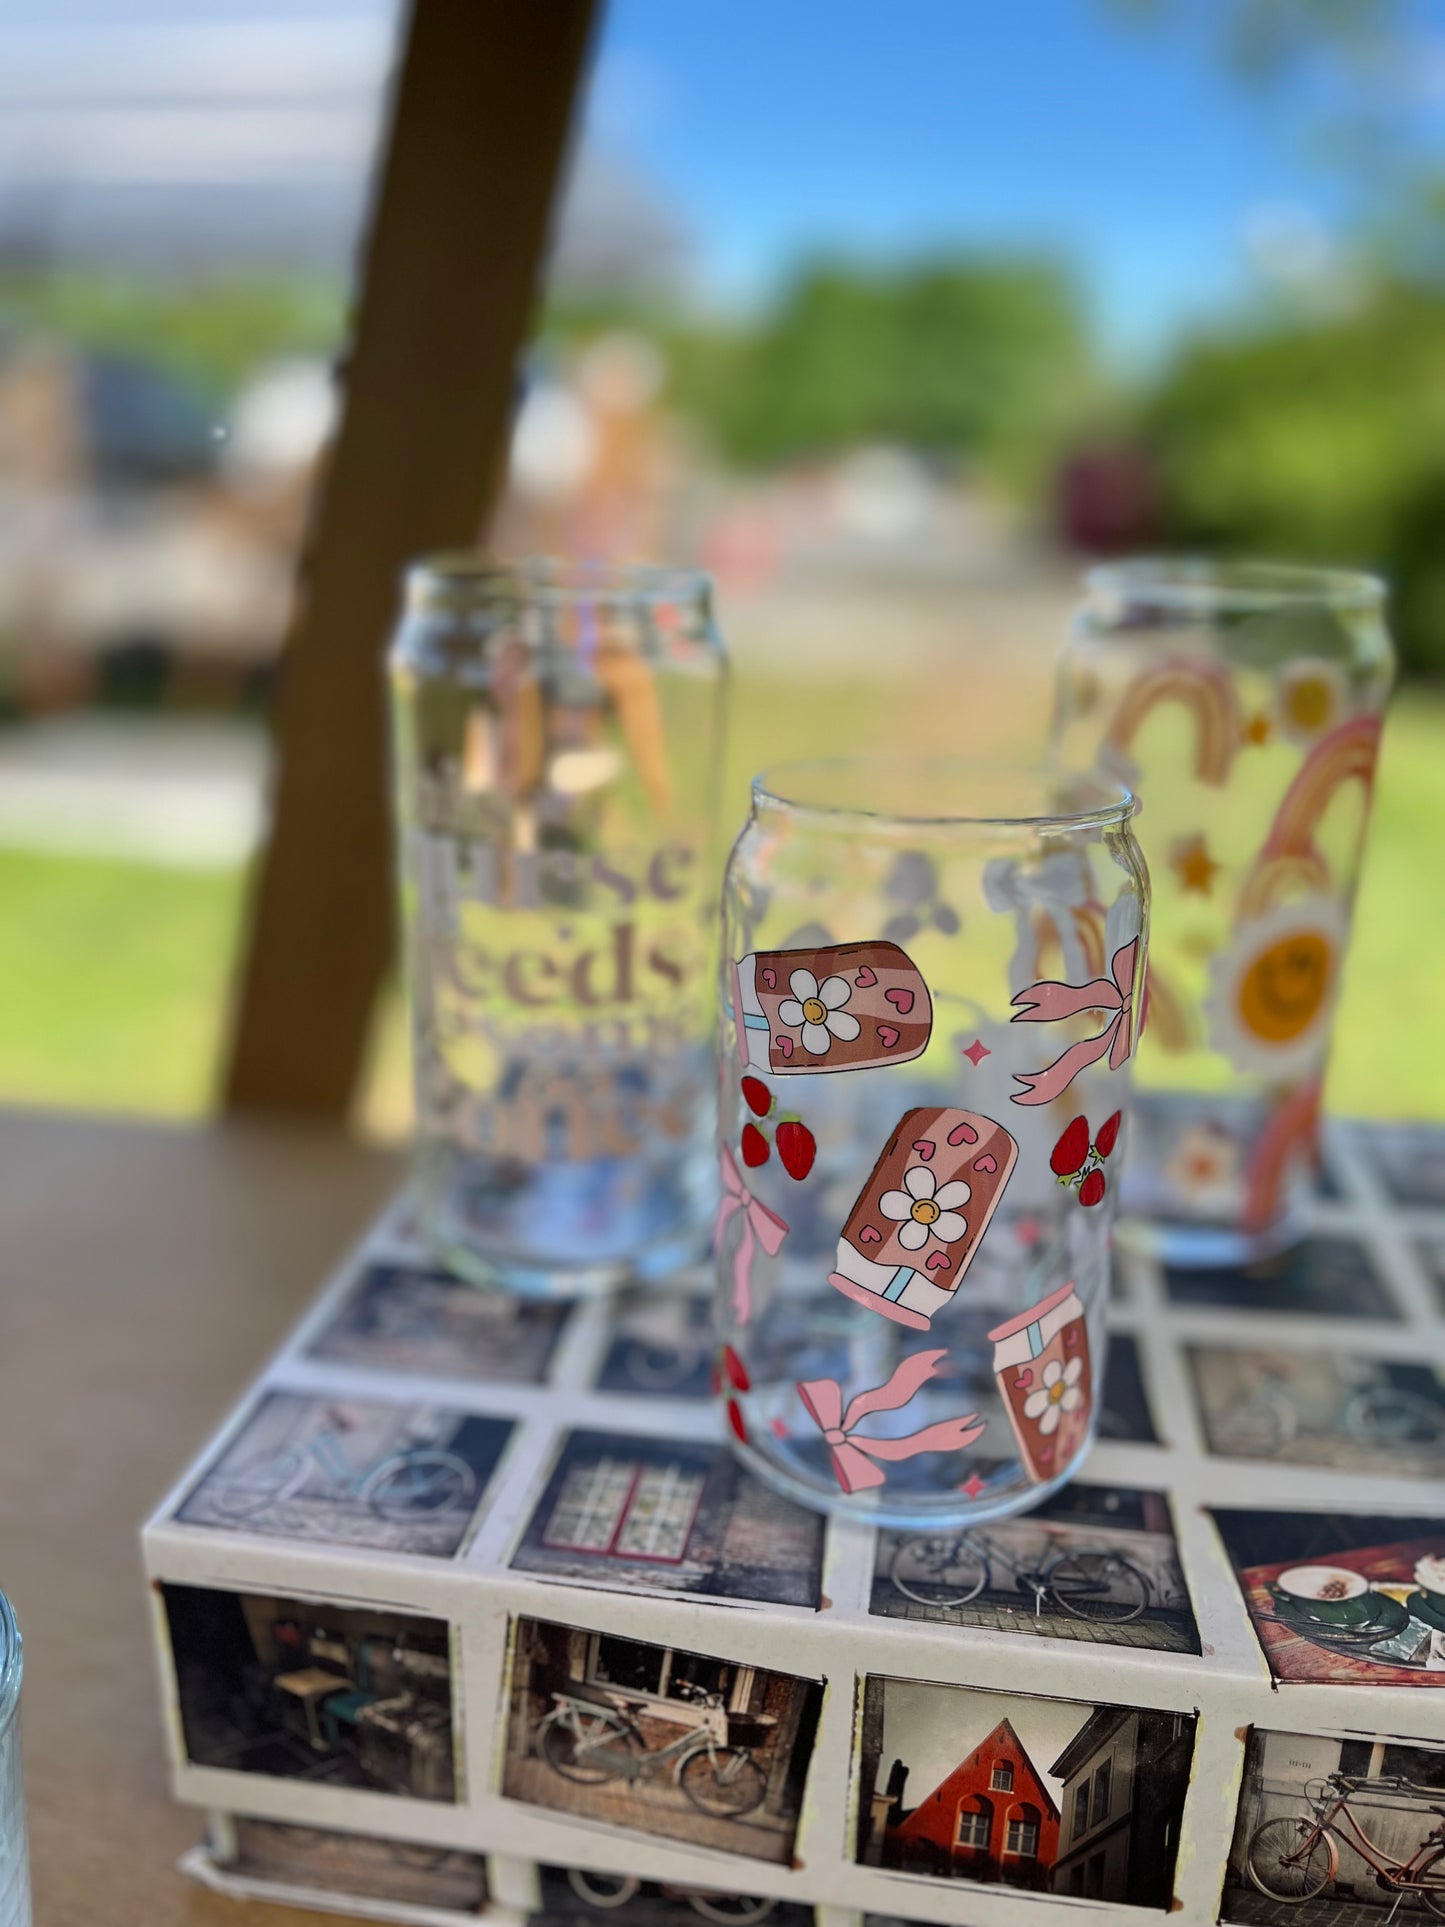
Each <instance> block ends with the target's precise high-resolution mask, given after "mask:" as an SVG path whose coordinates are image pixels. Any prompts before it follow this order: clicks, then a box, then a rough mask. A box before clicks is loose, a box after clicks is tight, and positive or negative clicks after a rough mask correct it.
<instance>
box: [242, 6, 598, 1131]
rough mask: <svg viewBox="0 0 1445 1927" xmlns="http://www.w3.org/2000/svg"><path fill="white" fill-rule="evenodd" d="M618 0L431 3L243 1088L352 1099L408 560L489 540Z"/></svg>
mask: <svg viewBox="0 0 1445 1927" xmlns="http://www.w3.org/2000/svg"><path fill="white" fill-rule="evenodd" d="M595 10H596V0H413V5H412V10H411V14H410V20H409V25H408V29H407V34H406V43H405V51H404V56H403V59H402V64H401V69H400V74H399V79H398V81H397V84H396V90H395V96H394V101H393V107H392V115H391V128H390V134H389V138H388V141H387V146H386V151H385V156H384V160H383V163H382V166H381V169H380V172H379V175H378V185H377V188H376V193H375V199H374V205H373V211H372V222H371V231H370V237H369V240H368V243H367V247H366V252H365V260H364V267H363V271H362V276H361V292H360V298H359V302H358V306H357V312H356V319H355V328H354V335H353V339H352V343H351V346H350V350H349V353H348V356H347V359H346V366H345V406H344V409H343V412H342V417H341V422H340V427H339V430H338V433H337V436H336V440H335V444H334V447H333V449H332V451H331V455H330V459H329V461H328V463H327V465H326V469H325V473H324V476H323V479H322V481H321V483H320V485H319V490H318V496H317V500H316V503H315V506H314V510H313V516H312V525H311V528H310V531H309V535H308V539H307V543H306V548H305V552H304V554H303V559H302V563H301V568H300V574H299V581H298V589H297V601H296V611H295V614H294V616H293V619H292V626H291V631H290V634H289V636H288V638H287V642H286V646H285V650H284V652H283V655H282V674H281V695H280V701H279V706H278V711H277V753H278V769H277V779H276V786H275V797H274V820H273V824H272V829H271V835H270V841H269V844H268V847H267V849H266V852H265V856H264V859H263V861H262V864H261V867H260V873H259V877H258V880H257V883H256V886H255V889H254V894H253V900H252V905H251V916H250V933H249V944H248V949H247V955H246V959H245V963H244V967H243V972H242V978H241V984H240V989H239V996H238V1003H237V1012H236V1018H235V1024H234V1035H233V1040H232V1048H231V1058H230V1065H229V1069H228V1072H227V1074H226V1079H225V1098H224V1101H225V1105H226V1108H227V1109H228V1110H231V1111H287V1112H293V1113H304V1114H309V1115H311V1116H315V1117H318V1118H331V1119H339V1118H342V1117H344V1116H345V1114H346V1112H347V1110H348V1108H349V1106H350V1103H351V1100H352V1097H353V1094H354V1091H355V1086H356V1080H357V1074H358V1071H359V1069H360V1066H361V1061H362V1054H363V1051H364V1049H365V1045H366V1039H367V1034H368V1030H369V1026H370V1021H371V1016H372V1012H373V1008H374V1005H375V1001H376V995H377V991H378V989H379V988H380V986H381V984H382V982H383V980H384V978H385V975H386V972H387V969H388V966H389V964H390V960H391V955H392V936H393V921H394V913H393V892H392V882H391V864H390V829H389V817H390V811H389V805H388V792H387V780H386V760H387V759H386V692H385V683H384V677H383V652H384V646H385V641H386V636H387V633H388V631H389V629H390V627H391V625H392V622H393V620H394V618H395V614H396V610H397V606H398V595H399V589H400V575H401V571H402V569H403V567H404V566H405V564H406V563H407V562H408V561H409V560H410V559H411V558H412V557H414V556H416V555H417V554H419V553H423V552H425V551H427V550H433V549H438V548H451V547H457V546H469V545H471V544H472V543H474V542H475V541H476V539H477V536H478V533H479V531H480V530H481V528H482V527H483V525H484V522H485V518H486V514H487V511H488V509H489V507H490V505H491V502H492V500H493V497H494V495H495V492H496V489H497V487H498V485H499V483H500V481H501V479H502V477H503V474H504V461H505V455H506V450H507V444H508V435H509V429H510V423H511V416H512V408H513V399H514V387H515V381H516V368H517V361H518V355H519V352H520V350H521V348H522V345H523V342H524V340H525V333H526V328H527V324H528V320H529V318H530V315H531V311H532V306H533V301H534V297H535V292H536V288H537V282H538V273H539V268H540V266H541V263H542V259H543V256H544V252H545V247H546V242H547V238H548V225H549V215H550V212H551V209H552V205H553V202H554V199H555V195H556V190H557V184H558V179H559V176H560V173H561V170H562V165H563V161H564V159H565V156H566V152H567V144H568V133H569V129H570V126H571V120H572V111H573V105H574V101H575V98H576V95H577V92H578V86H579V80H580V77H581V74H582V71H583V67H584V63H585V59H586V53H587V47H588V43H589V40H590V35H591V29H592V23H593V18H594V14H595Z"/></svg>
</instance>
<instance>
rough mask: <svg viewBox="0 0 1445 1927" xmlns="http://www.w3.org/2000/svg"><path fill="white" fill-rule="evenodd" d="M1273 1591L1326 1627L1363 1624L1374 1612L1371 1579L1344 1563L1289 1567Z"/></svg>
mask: <svg viewBox="0 0 1445 1927" xmlns="http://www.w3.org/2000/svg"><path fill="white" fill-rule="evenodd" d="M1274 1591H1275V1593H1276V1595H1277V1596H1278V1597H1279V1598H1281V1599H1284V1600H1287V1601H1288V1602H1289V1604H1290V1605H1291V1606H1293V1607H1294V1608H1295V1609H1296V1611H1298V1612H1302V1613H1305V1614H1306V1615H1307V1616H1308V1617H1309V1618H1311V1619H1317V1620H1319V1621H1320V1623H1321V1624H1322V1625H1326V1626H1358V1625H1362V1624H1363V1623H1364V1621H1365V1620H1367V1619H1368V1618H1369V1617H1370V1615H1371V1613H1372V1612H1373V1611H1374V1600H1373V1595H1372V1594H1371V1591H1370V1582H1369V1581H1368V1580H1367V1579H1365V1578H1363V1577H1362V1576H1361V1574H1359V1573H1358V1572H1351V1571H1350V1570H1349V1569H1348V1567H1346V1566H1291V1567H1290V1569H1289V1571H1288V1572H1282V1573H1281V1574H1280V1576H1279V1578H1278V1579H1277V1580H1276V1581H1275V1583H1274Z"/></svg>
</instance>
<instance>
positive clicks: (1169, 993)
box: [1139, 957, 1197, 1056]
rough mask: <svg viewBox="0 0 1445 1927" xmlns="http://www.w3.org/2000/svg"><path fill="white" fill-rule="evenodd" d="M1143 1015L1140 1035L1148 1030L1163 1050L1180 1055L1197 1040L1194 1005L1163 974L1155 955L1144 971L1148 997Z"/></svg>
mask: <svg viewBox="0 0 1445 1927" xmlns="http://www.w3.org/2000/svg"><path fill="white" fill-rule="evenodd" d="M1141 1010H1142V1012H1143V1015H1142V1016H1141V1018H1140V1020H1139V1035H1140V1036H1141V1037H1142V1036H1143V1035H1144V1034H1145V1032H1146V1030H1147V1032H1148V1034H1149V1036H1150V1037H1151V1038H1152V1039H1153V1041H1154V1043H1155V1044H1156V1045H1157V1046H1158V1047H1159V1049H1160V1050H1167V1051H1169V1052H1171V1053H1172V1054H1173V1055H1175V1056H1177V1055H1178V1054H1179V1053H1180V1052H1181V1051H1186V1050H1192V1049H1193V1048H1194V1045H1195V1043H1196V1041H1197V1040H1196V1038H1195V1035H1194V1033H1195V1023H1194V1009H1193V1006H1192V1005H1191V1004H1186V1003H1185V1002H1184V1000H1183V998H1181V997H1180V996H1179V994H1178V992H1177V991H1175V990H1173V989H1171V988H1170V985H1169V981H1168V979H1167V978H1166V977H1164V976H1162V975H1161V974H1160V971H1159V967H1158V965H1157V964H1156V963H1155V962H1154V959H1153V958H1152V957H1151V958H1150V959H1149V962H1148V965H1147V967H1146V969H1145V972H1144V1000H1143V1003H1142V1005H1141Z"/></svg>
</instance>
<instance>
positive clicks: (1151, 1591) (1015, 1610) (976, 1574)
mask: <svg viewBox="0 0 1445 1927" xmlns="http://www.w3.org/2000/svg"><path fill="white" fill-rule="evenodd" d="M876 1561H877V1563H876V1566H875V1570H874V1575H873V1594H872V1599H871V1601H870V1604H869V1611H870V1612H873V1613H877V1614H880V1615H882V1616H884V1617H887V1618H890V1619H911V1620H916V1621H919V1622H921V1623H925V1624H927V1623H932V1624H935V1625H942V1626H968V1627H972V1628H975V1629H977V1630H980V1631H984V1632H1010V1633H1013V1632H1025V1633H1031V1634H1033V1635H1034V1636H1035V1637H1037V1638H1041V1639H1077V1640H1084V1641H1088V1642H1095V1643H1096V1642H1099V1641H1105V1642H1107V1643H1108V1644H1110V1645H1114V1646H1139V1647H1148V1648H1151V1649H1153V1650H1155V1651H1158V1652H1169V1653H1197V1652H1198V1651H1199V1633H1198V1630H1197V1628H1196V1626H1195V1623H1194V1614H1193V1612H1192V1611H1191V1609H1190V1605H1189V1595H1188V1592H1187V1591H1186V1590H1185V1585H1184V1572H1183V1568H1182V1567H1181V1565H1180V1563H1179V1549H1178V1547H1177V1545H1176V1544H1175V1541H1174V1526H1173V1521H1172V1520H1171V1519H1170V1516H1169V1502H1168V1500H1167V1499H1166V1498H1165V1496H1164V1494H1163V1493H1162V1492H1134V1491H1129V1490H1127V1489H1125V1488H1123V1487H1116V1486H1096V1485H1083V1484H1075V1485H1069V1486H1066V1487H1065V1488H1064V1490H1063V1491H1062V1492H1059V1493H1055V1494H1054V1496H1053V1497H1052V1498H1050V1499H1046V1500H1045V1501H1044V1503H1043V1504H1042V1505H1041V1506H1039V1507H1037V1508H1036V1509H1035V1510H1034V1511H1033V1512H1030V1513H1027V1514H1025V1515H1024V1516H1023V1517H1021V1518H1017V1519H1001V1520H999V1521H997V1522H996V1523H994V1524H992V1525H988V1526H976V1527H973V1528H972V1529H971V1530H969V1531H967V1532H939V1531H937V1530H934V1531H932V1532H926V1533H917V1532H904V1531H897V1530H894V1531H888V1530H884V1531H880V1532H879V1534H878V1538H877V1550H876Z"/></svg>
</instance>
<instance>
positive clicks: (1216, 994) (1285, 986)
mask: <svg viewBox="0 0 1445 1927" xmlns="http://www.w3.org/2000/svg"><path fill="white" fill-rule="evenodd" d="M1345 937H1346V922H1345V914H1344V910H1343V907H1342V906H1341V905H1340V904H1339V903H1338V902H1337V900H1336V899H1335V898H1333V897H1324V896H1314V897H1304V898H1300V899H1298V900H1297V901H1296V902H1294V903H1289V904H1284V905H1281V906H1280V907H1278V908H1277V909H1274V910H1271V911H1269V912H1268V913H1267V914H1266V915H1264V916H1262V917H1252V918H1250V919H1248V920H1247V921H1245V922H1243V923H1241V924H1239V925H1238V926H1237V927H1236V929H1235V933H1234V940H1233V942H1232V943H1231V944H1230V946H1229V948H1228V950H1226V951H1225V952H1224V953H1223V954H1222V955H1221V956H1219V957H1216V959H1215V961H1214V964H1213V966H1212V977H1213V983H1212V986H1211V990H1210V994H1209V998H1208V1001H1207V1005H1206V1008H1207V1011H1208V1015H1209V1034H1210V1041H1211V1043H1212V1044H1213V1045H1214V1048H1215V1049H1216V1050H1218V1051H1221V1052H1223V1054H1224V1055H1225V1056H1226V1057H1227V1058H1228V1059H1229V1061H1230V1063H1231V1064H1233V1065H1234V1067H1235V1069H1236V1070H1240V1071H1254V1072H1258V1073H1262V1074H1264V1075H1266V1076H1269V1077H1271V1078H1275V1079H1284V1080H1289V1079H1292V1078H1295V1077H1299V1076H1303V1075H1304V1074H1305V1073H1306V1072H1309V1071H1312V1070H1314V1069H1315V1068H1317V1067H1318V1065H1319V1063H1320V1061H1321V1059H1322V1058H1323V1056H1324V1052H1325V1048H1326V1045H1327V1043H1328V1041H1329V1026H1330V1018H1331V1016H1332V1015H1333V1013H1334V1006H1335V998H1336V995H1337V992H1338V989H1339V976H1340V960H1341V958H1342V957H1343V955H1344V948H1345Z"/></svg>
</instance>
